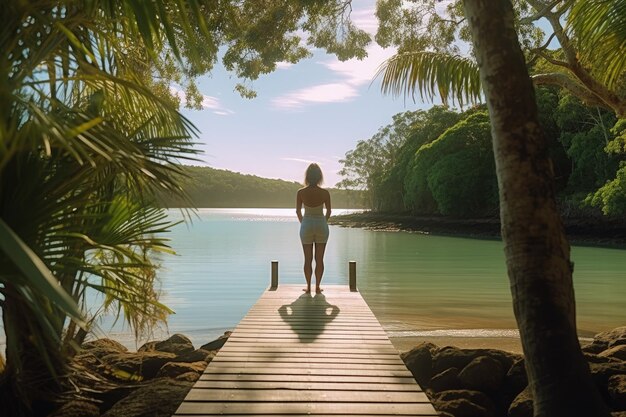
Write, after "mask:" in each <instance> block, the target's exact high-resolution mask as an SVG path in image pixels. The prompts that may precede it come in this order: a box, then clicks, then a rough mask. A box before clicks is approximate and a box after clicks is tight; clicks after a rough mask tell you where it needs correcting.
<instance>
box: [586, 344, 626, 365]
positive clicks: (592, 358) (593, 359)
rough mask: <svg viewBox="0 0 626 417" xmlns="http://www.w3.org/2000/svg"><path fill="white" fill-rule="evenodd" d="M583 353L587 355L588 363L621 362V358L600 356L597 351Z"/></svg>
mask: <svg viewBox="0 0 626 417" xmlns="http://www.w3.org/2000/svg"><path fill="white" fill-rule="evenodd" d="M611 349H613V348H611ZM608 350H610V349H608ZM583 355H584V356H585V359H586V360H587V362H588V363H609V362H621V361H620V360H619V359H616V358H612V357H610V356H600V355H596V354H595V353H588V352H583Z"/></svg>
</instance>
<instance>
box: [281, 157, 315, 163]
mask: <svg viewBox="0 0 626 417" xmlns="http://www.w3.org/2000/svg"><path fill="white" fill-rule="evenodd" d="M280 160H281V161H294V162H301V163H303V164H312V163H313V162H316V161H313V160H309V159H302V158H290V157H285V158H280Z"/></svg>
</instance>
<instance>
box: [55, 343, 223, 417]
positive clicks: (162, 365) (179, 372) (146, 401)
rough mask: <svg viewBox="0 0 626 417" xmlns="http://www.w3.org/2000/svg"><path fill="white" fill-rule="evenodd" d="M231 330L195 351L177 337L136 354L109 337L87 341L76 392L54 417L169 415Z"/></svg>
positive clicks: (74, 373)
mask: <svg viewBox="0 0 626 417" xmlns="http://www.w3.org/2000/svg"><path fill="white" fill-rule="evenodd" d="M229 335H230V332H226V333H225V334H224V335H223V336H222V337H220V338H219V339H216V340H214V341H212V342H210V343H207V344H205V345H202V346H200V347H199V348H198V349H196V348H195V347H194V346H193V344H192V343H191V341H190V340H189V338H187V337H186V336H184V335H182V334H175V335H173V336H171V337H170V338H169V339H167V340H163V341H154V342H148V343H146V344H144V345H143V346H141V347H140V348H139V349H138V350H137V352H130V351H129V350H128V349H127V348H126V347H125V346H123V345H122V344H120V343H119V342H116V341H114V340H111V339H98V340H94V341H91V342H87V343H84V344H83V345H82V346H81V347H82V349H81V351H80V352H79V353H78V354H77V355H76V356H75V357H74V359H73V361H72V364H71V366H70V369H71V375H70V376H71V380H72V385H73V387H74V389H73V390H72V392H71V393H68V395H67V397H66V398H64V404H63V405H62V406H61V407H60V408H59V410H58V411H57V412H55V413H54V414H52V415H51V416H50V417H100V416H102V417H170V416H171V415H172V414H174V412H176V409H177V408H178V406H179V405H180V403H181V402H182V401H183V399H184V398H185V396H186V395H187V392H188V391H189V390H190V389H191V387H192V386H193V384H194V383H195V382H196V381H197V380H198V378H199V377H200V374H202V372H203V371H204V369H205V368H206V367H207V365H208V363H209V362H211V360H212V359H213V357H215V355H216V354H217V352H218V351H219V349H220V348H221V347H222V346H223V345H224V343H225V342H226V340H227V339H228V336H229Z"/></svg>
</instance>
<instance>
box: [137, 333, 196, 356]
mask: <svg viewBox="0 0 626 417" xmlns="http://www.w3.org/2000/svg"><path fill="white" fill-rule="evenodd" d="M194 350H195V348H194V347H193V343H191V340H189V338H188V337H187V336H185V335H182V334H179V333H177V334H175V335H173V336H171V337H170V338H169V339H167V340H163V341H161V342H147V343H145V344H144V345H143V346H141V347H140V348H139V350H138V352H153V351H158V352H167V353H174V354H176V355H183V354H186V353H190V352H193V351H194Z"/></svg>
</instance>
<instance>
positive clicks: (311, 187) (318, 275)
mask: <svg viewBox="0 0 626 417" xmlns="http://www.w3.org/2000/svg"><path fill="white" fill-rule="evenodd" d="M323 180H324V176H323V175H322V170H321V168H320V167H319V165H317V164H311V165H309V167H308V168H307V169H306V172H305V174H304V185H305V186H304V188H301V189H299V190H298V194H297V196H296V213H297V214H298V220H300V240H301V241H302V249H303V250H304V278H305V279H306V289H305V290H304V292H306V293H310V292H311V276H312V275H313V246H314V245H315V292H316V293H318V294H319V293H321V292H322V289H321V288H320V283H321V282H322V275H323V274H324V251H325V250H326V242H328V223H327V221H328V218H329V217H330V211H331V209H330V193H329V192H328V190H325V189H323V188H321V187H320V185H321V184H322V181H323ZM302 206H304V215H303V214H302ZM324 206H326V214H324Z"/></svg>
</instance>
